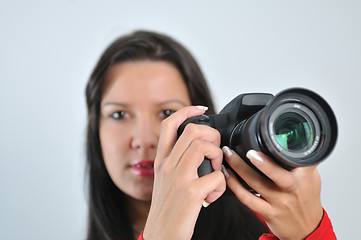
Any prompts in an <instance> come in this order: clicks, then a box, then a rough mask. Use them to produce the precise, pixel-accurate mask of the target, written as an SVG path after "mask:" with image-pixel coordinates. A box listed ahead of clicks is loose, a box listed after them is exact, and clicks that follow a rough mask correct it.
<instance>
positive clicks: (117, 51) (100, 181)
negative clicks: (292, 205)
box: [86, 31, 263, 240]
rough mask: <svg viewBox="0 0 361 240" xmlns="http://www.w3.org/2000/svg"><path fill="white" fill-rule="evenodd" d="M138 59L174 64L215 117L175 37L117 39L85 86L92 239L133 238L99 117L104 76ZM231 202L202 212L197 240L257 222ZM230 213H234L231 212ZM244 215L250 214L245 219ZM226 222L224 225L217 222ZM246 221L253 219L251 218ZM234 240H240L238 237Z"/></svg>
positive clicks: (137, 34)
mask: <svg viewBox="0 0 361 240" xmlns="http://www.w3.org/2000/svg"><path fill="white" fill-rule="evenodd" d="M140 60H152V61H165V62H168V63H170V64H172V65H174V66H175V67H176V68H177V69H178V70H179V72H180V73H181V75H182V77H183V79H184V82H185V84H186V86H187V89H188V92H189V96H190V98H191V102H192V104H193V105H203V106H208V107H209V110H208V112H207V113H209V114H213V113H214V105H213V102H212V99H211V94H210V91H209V88H208V86H207V83H206V80H205V78H204V76H203V74H202V72H201V70H200V68H199V66H198V64H197V62H196V61H195V59H194V58H193V56H192V55H191V54H190V53H189V52H188V51H187V49H185V48H184V47H183V46H182V45H181V44H179V43H178V42H176V41H175V40H174V39H172V38H170V37H168V36H166V35H163V34H159V33H155V32H148V31H137V32H134V33H131V34H129V35H126V36H123V37H120V38H118V39H116V40H115V41H114V42H113V43H112V44H111V45H110V46H109V47H108V48H107V49H106V50H105V51H104V53H103V54H102V56H101V57H100V59H99V61H98V62H97V64H96V66H95V68H94V70H93V72H92V74H91V76H90V79H89V82H88V84H87V87H86V100H87V107H88V125H87V138H86V157H87V165H86V176H87V184H88V194H89V195H88V204H89V213H88V233H87V239H88V240H92V239H109V240H113V239H114V240H115V239H124V240H132V239H134V238H133V230H132V226H131V223H130V220H129V214H128V210H127V206H126V201H125V194H124V193H123V192H122V191H121V190H119V189H118V188H117V187H116V186H115V184H114V183H113V181H112V180H111V178H110V176H109V175H108V172H107V170H106V168H105V164H104V159H103V155H102V151H101V145H100V138H99V117H100V102H101V98H102V92H103V89H104V87H105V76H106V74H107V72H108V71H109V69H110V68H112V67H113V66H114V65H116V64H119V63H122V62H127V61H140ZM222 198H225V197H222ZM228 202H229V200H227V203H225V202H224V201H223V200H219V201H217V202H216V203H215V204H212V205H211V206H210V207H209V209H207V211H203V210H202V211H201V213H200V216H199V218H198V221H197V224H196V229H195V232H194V236H193V239H213V238H214V239H233V238H229V237H226V236H234V234H236V233H235V232H234V231H235V230H234V229H233V230H232V228H230V226H233V225H235V224H234V223H232V222H230V221H233V220H234V221H237V223H236V224H237V232H238V230H239V229H241V230H242V229H243V227H242V226H243V225H244V223H246V222H247V221H250V222H251V223H254V222H257V219H256V218H255V217H254V215H253V214H252V213H250V212H249V210H248V209H246V208H245V207H244V206H243V205H241V204H240V203H239V202H238V201H236V200H233V198H232V200H231V202H232V204H233V203H234V204H236V208H242V209H241V210H240V211H236V212H240V213H241V215H242V216H241V217H240V218H238V217H237V219H235V218H234V217H232V216H233V215H234V212H235V211H234V210H235V209H231V208H230V207H229V203H228ZM226 205H227V206H226ZM226 209H230V210H229V211H227V210H226ZM245 213H247V214H246V216H243V215H244V214H245ZM231 215H232V216H231ZM220 216H221V218H220ZM237 216H239V214H238V215H237ZM223 218H224V219H226V221H223V222H222V221H219V220H220V219H223ZM247 218H250V219H248V220H247ZM253 218H254V219H253ZM243 222H244V223H243ZM257 226H258V225H257ZM260 226H261V225H260ZM257 229H258V227H257ZM244 230H245V231H248V230H249V229H246V228H245V229H244ZM232 231H233V232H232ZM262 231H263V230H262ZM230 232H232V234H231V235H229V234H230ZM239 234H241V233H239ZM257 235H259V233H258V232H257ZM223 237H226V238H223ZM235 239H241V238H240V237H239V236H238V237H237V238H235Z"/></svg>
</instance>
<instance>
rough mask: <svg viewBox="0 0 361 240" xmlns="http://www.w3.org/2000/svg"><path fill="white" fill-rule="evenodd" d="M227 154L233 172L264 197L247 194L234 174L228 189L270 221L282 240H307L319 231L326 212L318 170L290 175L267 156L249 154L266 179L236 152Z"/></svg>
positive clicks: (226, 151) (293, 172)
mask: <svg viewBox="0 0 361 240" xmlns="http://www.w3.org/2000/svg"><path fill="white" fill-rule="evenodd" d="M223 150H224V153H225V155H226V160H227V162H228V163H229V165H230V166H231V168H232V169H233V170H235V171H236V172H237V174H238V175H239V176H240V177H241V178H242V179H243V180H244V181H245V182H246V183H247V184H248V185H249V186H250V187H251V188H252V189H254V190H255V191H256V192H257V193H259V194H260V195H261V196H260V197H258V196H256V195H254V194H253V193H251V192H250V191H249V190H247V189H246V188H245V187H244V186H243V185H242V184H241V183H240V182H239V180H238V179H237V178H236V177H235V176H234V175H233V174H232V173H231V172H230V171H228V172H229V173H230V177H229V178H228V179H227V185H228V187H229V188H230V189H231V190H232V191H233V192H234V194H235V195H236V196H237V197H238V199H239V200H240V201H241V202H242V203H243V204H245V205H246V206H247V207H249V208H250V209H251V210H253V211H254V212H256V213H258V214H259V215H260V216H261V217H262V218H263V219H264V220H265V221H266V223H267V225H268V227H269V228H270V230H271V231H272V232H273V233H274V234H275V235H276V236H277V237H278V238H280V239H305V238H306V237H307V236H308V235H310V234H311V233H312V232H313V231H314V230H315V229H316V228H317V227H318V225H319V223H320V222H321V219H322V217H323V209H322V205H321V200H320V191H321V178H320V175H319V173H318V171H317V168H316V166H310V167H299V168H295V169H294V170H292V171H288V170H285V169H284V168H282V167H280V166H279V165H277V164H276V163H275V162H274V161H273V160H271V159H270V158H269V157H267V156H266V155H265V154H263V153H261V152H256V151H253V150H251V151H249V152H248V153H247V157H248V158H249V159H250V161H251V162H252V164H253V165H254V166H255V167H257V168H258V169H259V170H260V171H261V172H263V173H264V174H265V175H266V176H267V177H268V178H266V177H265V176H262V174H260V173H258V172H257V171H256V170H254V169H253V168H252V167H250V166H249V165H248V164H247V163H246V162H244V161H243V160H242V159H241V158H240V157H239V156H238V155H237V154H236V153H235V152H234V151H232V150H230V149H229V148H227V147H224V148H223Z"/></svg>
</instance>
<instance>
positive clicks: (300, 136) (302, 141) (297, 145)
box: [274, 112, 314, 151]
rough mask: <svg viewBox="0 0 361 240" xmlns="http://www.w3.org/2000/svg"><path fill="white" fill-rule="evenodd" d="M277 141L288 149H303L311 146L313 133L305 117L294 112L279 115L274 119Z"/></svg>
mask: <svg viewBox="0 0 361 240" xmlns="http://www.w3.org/2000/svg"><path fill="white" fill-rule="evenodd" d="M274 126H275V128H274V130H275V137H276V140H277V143H278V144H279V145H280V146H282V147H283V148H284V149H286V150H289V151H301V150H302V151H304V150H307V149H309V148H310V147H312V144H313V141H314V133H313V130H312V126H311V124H310V122H309V121H307V119H305V118H304V117H303V116H302V115H300V114H299V113H296V112H287V113H284V114H282V115H280V116H279V117H278V118H277V119H276V121H275V125H274Z"/></svg>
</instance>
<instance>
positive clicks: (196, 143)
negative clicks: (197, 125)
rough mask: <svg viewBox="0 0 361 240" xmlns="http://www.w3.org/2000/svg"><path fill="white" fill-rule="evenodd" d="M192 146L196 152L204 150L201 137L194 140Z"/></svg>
mask: <svg viewBox="0 0 361 240" xmlns="http://www.w3.org/2000/svg"><path fill="white" fill-rule="evenodd" d="M191 146H192V150H193V151H196V152H198V151H203V150H204V143H203V142H202V141H201V140H199V139H195V140H193V141H192V143H191Z"/></svg>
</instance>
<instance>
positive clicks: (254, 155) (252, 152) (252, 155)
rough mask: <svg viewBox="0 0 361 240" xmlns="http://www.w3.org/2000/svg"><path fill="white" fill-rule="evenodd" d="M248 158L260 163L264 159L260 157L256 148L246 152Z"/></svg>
mask: <svg viewBox="0 0 361 240" xmlns="http://www.w3.org/2000/svg"><path fill="white" fill-rule="evenodd" d="M246 156H247V158H248V159H249V160H251V161H252V160H255V161H257V162H259V163H262V162H263V159H262V158H261V157H260V155H259V154H258V153H257V152H256V151H255V150H249V151H248V152H247V154H246Z"/></svg>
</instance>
